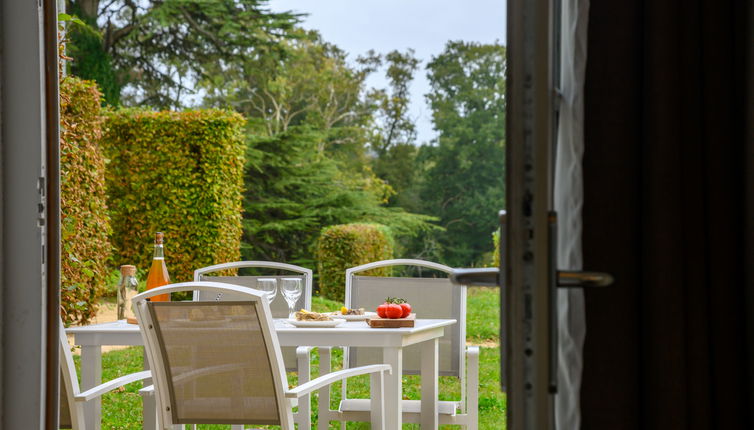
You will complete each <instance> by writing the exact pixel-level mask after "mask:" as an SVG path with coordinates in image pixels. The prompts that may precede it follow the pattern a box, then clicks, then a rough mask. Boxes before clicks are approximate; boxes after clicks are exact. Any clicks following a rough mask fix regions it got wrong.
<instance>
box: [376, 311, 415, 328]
mask: <svg viewBox="0 0 754 430" xmlns="http://www.w3.org/2000/svg"><path fill="white" fill-rule="evenodd" d="M415 323H416V314H409V316H407V317H406V318H380V317H375V318H369V319H367V324H369V327H372V328H398V327H413V326H414V324H415Z"/></svg>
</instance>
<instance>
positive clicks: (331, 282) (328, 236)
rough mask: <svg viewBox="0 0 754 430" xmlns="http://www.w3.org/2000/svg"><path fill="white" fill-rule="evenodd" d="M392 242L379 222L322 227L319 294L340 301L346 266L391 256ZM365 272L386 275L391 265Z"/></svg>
mask: <svg viewBox="0 0 754 430" xmlns="http://www.w3.org/2000/svg"><path fill="white" fill-rule="evenodd" d="M392 243H393V241H392V238H391V236H390V233H389V231H388V229H387V227H385V226H383V225H379V224H341V225H333V226H330V227H325V228H324V229H323V230H322V234H321V235H320V237H319V240H318V242H317V270H318V272H319V292H320V295H322V296H324V297H327V298H328V299H331V300H335V301H339V302H343V300H344V299H345V273H346V269H349V268H351V267H355V266H359V265H362V264H366V263H371V262H373V261H380V260H388V259H391V258H393V245H392ZM364 274H367V275H372V276H388V275H389V274H390V268H388V267H382V268H378V269H373V270H370V271H367V272H364Z"/></svg>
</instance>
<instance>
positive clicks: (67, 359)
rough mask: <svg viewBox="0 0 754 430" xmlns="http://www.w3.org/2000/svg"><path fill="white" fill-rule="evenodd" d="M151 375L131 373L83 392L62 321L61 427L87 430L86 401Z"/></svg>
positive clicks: (149, 373)
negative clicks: (85, 417)
mask: <svg viewBox="0 0 754 430" xmlns="http://www.w3.org/2000/svg"><path fill="white" fill-rule="evenodd" d="M151 377H152V375H151V372H150V371H148V370H146V371H143V372H136V373H131V374H129V375H125V376H121V377H120V378H115V379H113V380H111V381H108V382H105V383H104V384H100V385H97V386H96V387H94V388H90V389H88V390H86V391H83V392H82V391H81V390H80V389H79V379H78V376H76V367H75V366H74V364H73V355H72V354H71V346H70V345H69V344H68V338H67V337H66V334H65V328H64V327H63V322H62V321H61V322H60V417H59V420H60V428H72V429H74V430H85V429H86V423H85V419H84V404H85V403H86V402H88V401H89V400H92V399H95V398H97V397H100V396H102V395H103V394H106V393H109V392H110V391H112V390H114V389H116V388H120V387H122V386H124V385H127V384H130V383H132V382H136V381H142V380H144V379H148V378H151Z"/></svg>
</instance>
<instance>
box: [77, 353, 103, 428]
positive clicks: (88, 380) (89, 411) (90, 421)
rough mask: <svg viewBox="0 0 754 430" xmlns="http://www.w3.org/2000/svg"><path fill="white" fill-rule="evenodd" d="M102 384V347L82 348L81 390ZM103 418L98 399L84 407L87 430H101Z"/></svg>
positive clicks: (100, 401) (100, 403) (100, 402)
mask: <svg viewBox="0 0 754 430" xmlns="http://www.w3.org/2000/svg"><path fill="white" fill-rule="evenodd" d="M101 383H102V347H101V346H99V345H84V346H82V347H81V390H82V391H84V390H88V389H90V388H93V387H96V386H97V385H99V384H101ZM101 417H102V400H101V398H100V397H96V398H94V399H92V400H90V401H88V402H86V404H85V405H84V420H85V421H86V428H87V429H94V430H99V428H100V424H101V421H102V420H101Z"/></svg>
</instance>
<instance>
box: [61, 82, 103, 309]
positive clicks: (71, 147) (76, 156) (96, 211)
mask: <svg viewBox="0 0 754 430" xmlns="http://www.w3.org/2000/svg"><path fill="white" fill-rule="evenodd" d="M101 101H102V94H101V93H100V92H99V90H98V89H97V86H96V84H95V83H94V82H91V81H83V80H81V79H78V78H74V77H72V76H69V77H66V78H65V79H63V80H62V81H61V83H60V125H61V127H60V204H61V206H60V212H61V219H60V221H61V257H62V258H61V267H60V269H61V277H60V287H61V288H60V292H61V302H60V307H61V308H60V315H61V317H62V318H63V321H65V323H66V324H70V323H86V322H88V321H89V320H90V319H91V318H92V317H93V316H94V315H95V313H96V308H95V306H94V304H95V303H96V300H97V298H98V297H99V296H100V295H101V294H102V293H103V292H104V290H105V284H106V280H107V276H108V273H107V272H108V271H107V267H106V263H107V262H108V260H109V258H110V257H111V251H112V247H111V245H110V241H109V239H108V235H109V234H110V222H109V219H108V214H107V204H106V201H107V198H106V195H105V161H104V157H103V155H102V150H101V148H100V146H99V145H100V140H101V138H102V112H101V107H100V106H101Z"/></svg>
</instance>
